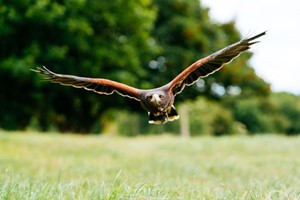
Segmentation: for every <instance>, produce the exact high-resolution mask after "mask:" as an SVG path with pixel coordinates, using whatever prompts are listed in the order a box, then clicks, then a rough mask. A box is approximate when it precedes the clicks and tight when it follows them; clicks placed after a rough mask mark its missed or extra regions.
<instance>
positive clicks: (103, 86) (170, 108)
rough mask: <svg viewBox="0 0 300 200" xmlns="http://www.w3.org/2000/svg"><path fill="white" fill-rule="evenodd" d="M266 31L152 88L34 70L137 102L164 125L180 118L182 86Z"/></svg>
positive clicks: (215, 67) (51, 78)
mask: <svg viewBox="0 0 300 200" xmlns="http://www.w3.org/2000/svg"><path fill="white" fill-rule="evenodd" d="M265 34H266V32H262V33H260V34H258V35H255V36H253V37H250V38H246V39H243V40H241V41H239V42H237V43H234V44H232V45H229V46H227V47H225V48H223V49H221V50H219V51H217V52H215V53H213V54H211V55H209V56H207V57H205V58H202V59H200V60H197V61H196V62H194V63H193V64H191V65H190V66H189V67H187V68H186V69H185V70H183V71H182V72H181V73H180V74H178V75H177V76H176V77H175V78H174V79H173V80H172V81H171V82H169V83H167V84H165V85H163V86H161V87H158V88H154V89H147V90H145V89H138V88H134V87H131V86H128V85H126V84H123V83H119V82H116V81H112V80H108V79H104V78H84V77H79V76H72V75H64V74H56V73H54V72H52V71H50V70H49V69H47V68H46V67H43V68H37V69H36V70H33V71H35V72H37V73H40V74H43V75H45V79H46V80H49V81H51V82H53V83H60V84H62V85H66V86H73V87H76V88H84V89H86V90H90V91H93V92H96V93H99V94H106V95H110V94H113V93H114V92H116V93H118V94H120V95H122V96H124V97H129V98H132V99H135V100H137V101H140V103H141V106H142V107H143V108H144V109H145V110H146V111H147V112H148V115H149V123H150V124H164V123H166V122H168V121H173V120H175V119H178V118H179V115H178V113H177V111H176V109H175V107H174V105H173V104H174V99H175V96H176V95H177V94H179V93H181V92H182V90H183V89H184V87H185V86H190V85H192V84H193V83H195V82H196V81H197V80H199V79H200V78H203V77H206V76H208V75H210V74H212V73H214V72H215V71H217V70H219V69H221V68H222V67H223V65H224V64H227V63H229V62H231V61H232V60H233V59H234V58H235V57H237V56H238V55H239V54H240V53H242V52H244V51H246V50H248V49H249V48H250V46H251V45H253V44H255V43H257V42H258V41H255V39H257V38H259V37H261V36H263V35H265Z"/></svg>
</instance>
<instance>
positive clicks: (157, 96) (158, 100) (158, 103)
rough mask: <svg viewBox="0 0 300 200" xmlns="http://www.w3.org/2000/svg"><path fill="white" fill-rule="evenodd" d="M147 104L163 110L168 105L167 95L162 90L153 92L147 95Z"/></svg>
mask: <svg viewBox="0 0 300 200" xmlns="http://www.w3.org/2000/svg"><path fill="white" fill-rule="evenodd" d="M146 101H147V104H148V105H149V106H150V107H152V108H156V109H158V110H159V111H163V110H164V109H165V107H166V105H167V100H166V96H165V94H164V93H162V92H153V93H149V94H147V95H146Z"/></svg>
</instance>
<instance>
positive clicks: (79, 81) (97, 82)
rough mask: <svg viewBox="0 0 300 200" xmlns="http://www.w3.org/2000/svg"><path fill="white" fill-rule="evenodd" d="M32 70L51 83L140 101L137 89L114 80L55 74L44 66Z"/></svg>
mask: <svg viewBox="0 0 300 200" xmlns="http://www.w3.org/2000/svg"><path fill="white" fill-rule="evenodd" d="M33 71H34V72H37V73H40V74H43V75H45V76H46V77H45V80H49V81H51V82H53V83H60V84H61V85H66V86H72V87H75V88H83V89H86V90H89V91H93V92H96V93H98V94H106V95H111V94H113V93H114V92H116V93H118V94H120V95H122V96H124V97H129V98H133V99H135V100H137V101H140V90H139V89H136V88H134V87H130V86H128V85H125V84H123V83H119V82H116V81H111V80H108V79H102V78H84V77H79V76H72V75H64V74H56V73H54V72H52V71H50V70H49V69H47V68H46V67H43V68H37V69H36V70H33Z"/></svg>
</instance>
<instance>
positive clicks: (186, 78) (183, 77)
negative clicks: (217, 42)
mask: <svg viewBox="0 0 300 200" xmlns="http://www.w3.org/2000/svg"><path fill="white" fill-rule="evenodd" d="M265 34H266V32H262V33H260V34H258V35H255V36H253V37H251V38H248V39H244V40H241V41H239V42H237V43H234V44H232V45H229V46H227V47H225V48H224V49H221V50H220V51H217V52H215V53H213V54H211V55H209V56H207V57H205V58H202V59H200V60H198V61H196V62H195V63H193V64H192V65H190V66H189V67H188V68H186V69H185V70H184V71H182V72H181V73H180V74H179V75H178V76H176V77H175V78H174V79H173V80H172V81H171V82H170V83H169V84H167V86H168V87H169V91H171V92H172V93H173V94H174V95H177V94H179V93H180V92H181V91H182V90H183V89H184V87H185V86H189V85H192V84H194V83H195V82H196V81H198V80H199V79H200V78H203V77H206V76H208V75H210V74H212V73H214V72H215V71H218V70H219V69H221V68H222V67H223V66H224V64H227V63H229V62H231V61H232V60H233V59H234V58H236V57H237V56H239V55H240V54H241V53H242V52H244V51H246V50H248V49H249V48H250V46H251V45H253V44H255V43H257V41H253V40H255V39H257V38H259V37H261V36H263V35H265Z"/></svg>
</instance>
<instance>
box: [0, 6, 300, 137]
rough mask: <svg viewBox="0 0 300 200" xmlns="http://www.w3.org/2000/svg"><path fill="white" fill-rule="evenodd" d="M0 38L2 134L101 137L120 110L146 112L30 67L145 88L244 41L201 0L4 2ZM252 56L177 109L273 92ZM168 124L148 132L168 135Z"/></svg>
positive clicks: (195, 90) (190, 93)
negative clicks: (24, 131) (211, 14)
mask: <svg viewBox="0 0 300 200" xmlns="http://www.w3.org/2000/svg"><path fill="white" fill-rule="evenodd" d="M0 37H1V41H0V82H1V84H0V91H1V94H0V95H1V96H0V104H1V108H0V128H2V129H8V130H16V129H21V130H22V129H27V128H35V129H38V130H44V131H46V130H58V131H62V132H63V131H71V132H82V133H89V132H103V131H105V130H106V129H107V127H111V125H107V124H111V123H112V122H116V121H115V120H114V119H118V120H117V122H118V124H122V123H123V122H125V121H126V120H123V119H121V118H120V119H119V118H118V117H121V116H122V113H124V112H125V113H126V112H130V113H131V114H130V117H132V118H136V120H138V119H140V118H142V119H143V117H140V115H141V113H143V112H144V111H143V110H142V109H141V108H140V107H139V105H138V103H137V102H135V101H132V100H130V99H125V98H121V97H117V96H105V95H102V96H99V95H97V94H93V93H87V92H86V91H84V90H77V89H74V88H68V87H62V86H59V85H53V84H50V83H46V82H44V81H41V77H40V76H38V75H37V74H34V73H32V72H31V71H30V69H32V68H35V67H41V66H46V67H48V68H49V69H51V70H53V71H55V72H57V73H64V74H73V75H78V76H86V77H102V78H107V79H112V80H115V81H119V82H123V83H126V84H128V85H131V86H134V87H138V88H145V89H147V88H152V87H157V86H160V85H162V84H165V83H167V82H169V81H170V80H171V79H173V78H174V77H175V76H176V75H177V74H178V73H179V72H180V71H182V70H183V69H184V68H186V67H187V66H188V65H189V64H191V63H192V62H194V61H195V60H197V59H199V58H201V57H204V56H206V55H209V54H211V53H213V52H214V51H217V50H219V49H221V48H223V47H225V46H226V45H229V44H231V43H234V42H237V41H238V40H240V39H241V36H240V34H239V32H238V30H237V29H236V27H235V23H234V21H231V22H228V23H218V22H215V21H213V20H212V19H211V18H210V17H209V9H208V8H205V7H203V6H202V5H201V2H200V3H199V1H198V0H187V1H180V0H164V1H159V0H126V1H124V0H115V1H108V0H103V1H82V0H65V1H59V0H56V1H40V0H30V1H23V0H22V1H2V2H1V5H0ZM250 58H251V52H247V53H244V54H242V55H241V56H240V57H239V58H238V59H236V60H235V61H234V62H232V63H231V64H230V65H228V66H227V67H225V68H223V69H222V70H221V71H219V72H218V73H215V74H214V75H212V76H210V77H207V78H205V79H203V80H201V81H199V83H198V84H196V85H195V86H193V87H190V88H188V89H186V90H185V91H184V93H182V94H181V95H179V96H178V97H177V101H178V103H179V104H180V102H183V101H184V100H187V99H188V100H190V101H191V102H193V103H194V102H198V101H199V97H201V98H202V97H203V98H204V97H205V99H206V100H205V101H207V102H212V103H213V102H215V103H216V102H221V103H220V105H222V106H221V108H222V109H225V108H226V106H228V105H231V104H230V103H228V102H227V101H226V99H229V98H228V97H231V96H235V97H236V98H237V97H238V98H244V99H247V98H249V97H255V98H260V97H265V96H268V95H270V94H271V90H270V85H269V84H268V83H266V82H265V81H264V80H263V79H261V78H260V77H259V76H257V75H256V73H255V71H254V70H253V68H252V67H251V66H250V65H249V62H248V61H249V59H250ZM226 102H227V103H228V104H227V103H226ZM241 102H242V101H241ZM258 102H261V101H258ZM213 104H214V103H213ZM235 104H236V105H235ZM238 104H241V103H240V102H238V101H236V102H235V103H234V105H235V106H232V108H235V111H236V110H239V109H240V110H243V109H244V108H246V107H247V106H250V105H248V104H245V105H240V106H237V105H238ZM124 108H126V109H124ZM221 108H220V109H221ZM220 112H221V111H220ZM243 112H244V111H241V113H243ZM231 113H232V114H230V115H231V116H228V119H231V118H232V119H233V120H232V121H238V122H240V123H241V124H243V125H245V126H249V125H248V124H247V123H250V122H246V121H245V120H246V119H247V116H248V115H245V117H244V118H245V120H244V118H243V116H244V115H242V114H239V113H235V112H233V111H231ZM143 114H145V113H143ZM256 114H259V113H253V115H255V116H256ZM115 115H117V117H116V116H115ZM292 115H294V114H292ZM296 115H297V114H296ZM125 119H126V118H125ZM293 119H297V117H296V118H295V116H294V118H293ZM243 120H244V121H243ZM131 121H134V120H131ZM145 121H147V120H145ZM126 123H130V122H126ZM251 123H252V122H251ZM251 123H250V124H251ZM253 123H254V122H253ZM172 126H174V127H175V128H167V127H164V128H162V127H156V128H152V127H149V130H147V131H146V130H145V132H149V131H154V132H156V131H160V130H162V129H166V130H164V131H168V130H170V131H172V130H175V129H176V125H175V124H174V125H171V127H172ZM156 129H157V130H156ZM247 129H250V128H248V127H247ZM270 130H271V129H270ZM140 131H141V132H144V131H143V130H140ZM250 131H254V132H256V131H258V132H259V131H260V130H259V129H258V130H255V129H254V130H252V129H251V130H250ZM297 131H299V129H297V128H296V131H291V132H297ZM125 132H126V131H125ZM133 132H134V131H133Z"/></svg>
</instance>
